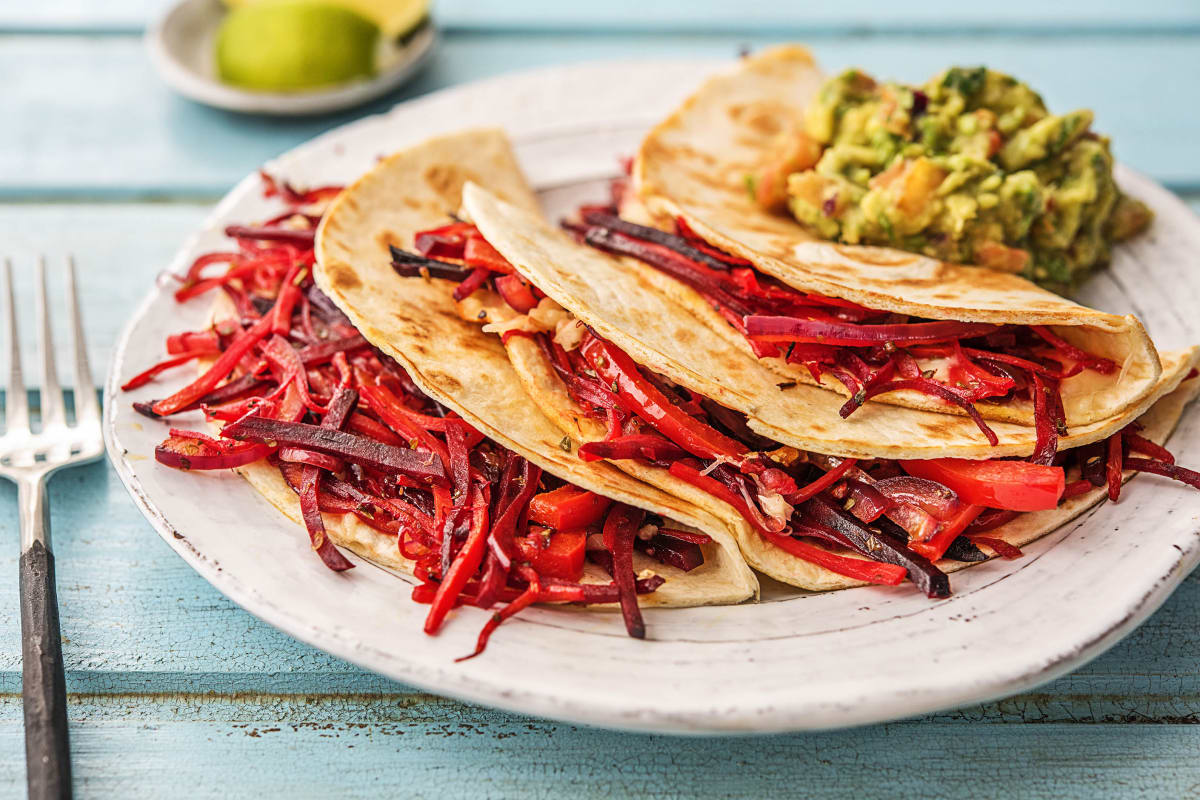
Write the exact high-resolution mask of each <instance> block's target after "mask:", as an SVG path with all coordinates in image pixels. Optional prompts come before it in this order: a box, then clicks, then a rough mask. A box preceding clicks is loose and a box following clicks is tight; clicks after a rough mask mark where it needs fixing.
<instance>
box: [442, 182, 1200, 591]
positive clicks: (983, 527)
mask: <svg viewBox="0 0 1200 800" xmlns="http://www.w3.org/2000/svg"><path fill="white" fill-rule="evenodd" d="M464 199H465V200H464V209H465V212H466V214H467V215H468V217H469V219H470V221H471V223H473V225H474V226H475V229H476V230H477V231H478V233H479V235H481V236H482V237H483V238H484V240H485V241H486V242H487V243H488V244H489V245H490V246H491V247H493V248H494V249H495V250H496V251H497V252H498V253H499V254H500V255H501V256H503V257H504V258H505V259H506V261H507V262H508V264H510V265H511V267H512V268H514V269H515V270H516V271H517V272H518V273H519V274H520V275H521V276H522V277H523V278H524V279H526V280H527V281H528V284H529V287H530V289H531V291H535V292H537V293H543V292H544V293H545V298H543V299H542V300H540V301H538V303H537V306H536V307H533V308H529V307H528V304H527V303H526V304H518V305H513V304H512V303H511V302H509V301H508V300H507V296H506V295H505V294H504V293H497V294H498V295H499V297H500V299H501V300H503V302H500V303H497V302H496V301H495V300H494V299H492V298H489V299H484V300H480V301H479V302H478V305H479V306H480V307H481V308H482V312H475V311H473V310H468V309H471V308H473V307H472V306H469V305H468V304H466V303H464V304H463V306H464V311H465V313H466V315H467V316H474V315H477V314H478V313H483V314H484V316H485V317H486V318H487V319H488V320H489V323H490V324H489V327H490V328H491V329H492V330H494V331H497V332H499V333H501V334H502V335H503V336H504V337H505V338H506V339H507V341H508V350H509V355H510V357H511V358H513V361H514V364H516V365H517V367H518V371H519V372H520V373H521V374H522V375H523V376H524V378H525V380H526V385H527V387H528V388H529V391H530V395H531V397H533V398H534V399H535V401H536V402H538V404H539V405H540V406H542V408H543V410H544V411H545V412H546V413H547V414H548V415H549V416H550V417H551V418H553V419H555V420H556V421H557V422H558V423H559V425H560V427H562V428H563V429H564V430H567V431H568V432H569V433H571V435H572V436H573V437H577V438H579V439H580V440H581V441H583V442H584V445H583V446H582V447H581V448H580V451H579V452H580V455H581V456H583V457H585V458H589V459H607V460H612V461H613V462H614V463H617V464H619V465H620V466H621V467H622V468H623V469H627V470H630V471H631V472H632V474H636V475H638V476H639V477H641V478H642V479H643V480H646V481H648V482H651V483H654V484H655V485H659V486H662V487H664V488H667V490H668V491H670V492H671V493H673V494H677V495H678V496H681V497H686V498H687V499H689V500H690V501H692V502H693V503H695V504H696V505H699V506H701V507H704V508H706V509H707V510H709V511H710V512H711V513H714V514H716V515H718V516H722V518H724V519H726V520H727V521H730V522H731V523H732V522H733V521H735V520H736V519H737V518H739V517H740V518H741V520H742V522H743V523H744V525H743V526H742V527H741V529H740V531H741V536H740V538H739V543H740V544H741V545H742V549H743V553H745V554H746V557H747V559H748V560H749V562H750V564H751V565H752V566H754V567H755V568H756V569H759V570H761V571H763V572H765V573H767V574H768V575H771V576H772V577H774V578H777V579H779V580H783V581H785V582H788V583H791V584H793V585H797V586H800V587H802V588H807V589H828V588H841V587H844V586H847V585H853V584H855V583H856V582H862V581H867V582H877V583H892V582H896V581H897V580H902V579H903V578H904V577H908V578H910V579H912V580H913V581H914V582H916V583H918V585H920V586H921V588H922V589H924V590H925V591H926V592H927V593H928V594H930V595H931V596H944V595H945V594H947V593H948V592H949V584H948V581H947V580H946V576H945V571H947V570H950V569H954V568H957V567H959V566H961V565H962V564H963V563H966V562H970V561H972V560H983V559H984V558H985V557H986V554H984V553H983V552H982V551H981V550H980V549H979V547H977V546H975V544H974V543H973V540H972V539H973V537H975V538H977V539H979V541H981V542H982V541H983V540H987V541H988V542H991V543H992V544H994V545H998V546H999V547H1000V549H1001V550H1003V549H1004V548H1005V546H1006V545H1011V544H1012V543H1011V542H1010V541H1009V538H1012V539H1013V541H1028V540H1030V539H1032V538H1036V536H1039V535H1042V534H1044V533H1047V532H1049V531H1050V530H1053V529H1054V528H1055V527H1056V526H1057V525H1058V524H1061V522H1063V521H1065V520H1066V519H1068V518H1069V517H1070V516H1071V515H1073V514H1075V513H1078V511H1079V510H1082V508H1084V507H1086V505H1087V504H1088V503H1089V502H1095V501H1096V500H1098V499H1099V495H1098V494H1097V492H1095V491H1094V483H1093V481H1094V480H1095V479H1097V478H1102V477H1104V476H1105V475H1108V476H1109V477H1108V478H1107V480H1108V482H1109V483H1114V482H1115V485H1116V486H1119V477H1120V475H1121V473H1122V469H1121V467H1122V465H1123V464H1124V463H1125V460H1123V459H1126V456H1127V455H1128V453H1129V452H1141V451H1135V450H1134V451H1131V448H1132V447H1133V444H1137V445H1138V446H1141V447H1143V448H1145V449H1146V450H1152V451H1153V453H1154V454H1156V457H1158V458H1160V459H1162V460H1163V463H1167V462H1166V460H1165V459H1166V458H1167V457H1166V456H1164V455H1163V453H1162V452H1161V451H1159V450H1157V449H1154V448H1156V447H1157V445H1155V444H1154V443H1153V442H1150V441H1149V439H1148V438H1147V437H1144V436H1141V435H1140V434H1138V433H1136V430H1135V427H1136V425H1137V424H1139V423H1137V419H1138V417H1139V416H1141V415H1142V414H1143V413H1144V412H1146V411H1147V410H1148V409H1150V407H1151V406H1152V405H1153V404H1154V402H1155V401H1156V400H1158V399H1159V398H1163V397H1165V396H1167V395H1169V394H1171V393H1172V392H1174V391H1175V390H1176V389H1177V387H1179V386H1180V384H1181V383H1182V382H1183V381H1184V379H1185V378H1188V377H1189V376H1190V375H1192V373H1193V369H1194V366H1195V363H1196V358H1197V353H1196V352H1195V351H1188V352H1184V353H1175V354H1167V355H1166V356H1164V358H1165V361H1166V363H1167V367H1166V368H1165V369H1164V370H1163V372H1162V373H1161V375H1160V378H1159V380H1158V382H1157V383H1156V385H1155V387H1153V388H1152V390H1151V392H1150V393H1148V394H1147V395H1146V396H1145V397H1143V398H1142V399H1141V400H1140V401H1139V402H1138V403H1136V404H1134V405H1133V406H1131V407H1129V408H1127V409H1126V410H1125V411H1124V412H1123V413H1122V414H1120V415H1118V416H1116V417H1112V418H1108V419H1105V420H1101V421H1100V422H1098V423H1092V424H1090V425H1078V426H1075V427H1074V428H1073V429H1072V430H1071V432H1070V433H1069V434H1067V435H1064V436H1061V437H1058V436H1055V437H1054V438H1053V450H1052V451H1051V452H1050V453H1048V454H1047V453H1045V452H1042V451H1041V445H1040V443H1039V437H1040V434H1039V431H1038V430H1037V429H1035V428H1029V427H1025V426H1018V425H1013V424H1011V423H996V432H997V434H998V436H997V438H998V445H997V446H996V447H989V446H988V445H986V444H983V445H982V446H976V447H974V448H971V447H969V446H968V447H964V445H967V444H968V443H969V442H970V441H971V422H970V421H969V420H967V419H964V418H962V417H956V416H952V415H945V414H937V413H934V412H930V411H921V410H916V409H910V408H904V407H901V406H890V405H883V404H877V405H875V406H872V407H870V408H864V409H863V412H862V415H861V416H858V415H856V416H855V417H851V418H850V419H848V420H841V419H840V418H838V416H837V412H836V406H837V401H836V400H835V402H833V403H831V402H830V400H831V399H832V398H831V393H830V392H827V391H824V390H821V389H817V388H815V387H812V386H806V385H800V384H797V385H790V386H787V387H786V388H781V387H780V386H779V385H778V382H777V378H776V377H775V376H774V375H773V374H772V373H770V372H769V371H767V370H766V369H765V368H764V367H762V365H760V364H759V363H757V361H756V360H755V359H754V358H753V357H752V356H750V355H749V354H747V353H745V352H744V351H742V350H741V349H739V348H735V347H732V346H731V345H730V344H729V343H728V341H727V340H726V339H725V338H723V337H721V336H719V335H717V334H716V333H715V332H713V331H712V330H711V329H709V328H708V327H707V326H703V325H697V324H695V321H694V319H693V318H692V317H691V316H690V315H689V314H688V313H687V309H686V308H685V307H683V306H680V305H677V304H675V303H674V302H673V301H672V300H671V299H669V298H668V297H667V296H665V295H664V294H663V293H660V292H659V291H658V290H657V289H656V287H655V285H654V284H653V283H651V282H647V281H645V280H643V279H642V276H641V275H640V274H639V272H638V271H636V270H630V269H629V268H628V267H627V266H626V265H625V264H624V263H622V261H621V260H619V259H617V258H615V257H612V256H609V255H606V254H604V253H601V252H598V251H597V250H595V249H592V248H589V247H587V246H585V245H582V244H580V243H578V242H576V241H573V240H572V239H571V238H570V237H568V236H567V235H565V234H564V233H563V232H561V231H559V230H556V229H555V228H553V227H551V226H549V225H548V224H546V223H544V222H543V221H541V220H540V219H539V218H538V217H537V216H536V215H532V214H529V213H528V212H525V211H523V210H521V209H519V208H517V207H515V206H512V205H510V204H507V203H504V202H503V201H501V200H499V199H498V198H496V197H494V196H493V195H490V194H489V193H487V192H486V191H484V190H482V189H481V188H480V187H477V186H471V185H469V186H467V187H466V189H465V190H464ZM472 295H474V293H472ZM550 305H556V306H559V307H560V309H559V310H560V312H561V314H562V316H560V317H558V318H557V319H555V314H554V309H553V308H550V307H548V306H550ZM522 308H524V309H525V310H524V311H523V312H522ZM548 323H553V324H548ZM573 330H574V332H573ZM1194 386H1195V382H1194V381H1193V382H1192V383H1189V384H1187V385H1186V387H1185V388H1183V389H1181V390H1180V391H1181V395H1180V396H1177V397H1176V398H1175V401H1174V403H1181V402H1182V401H1181V399H1180V398H1181V397H1183V398H1187V397H1190V395H1191V393H1192V392H1193V391H1194V388H1193V387H1194ZM1167 407H1168V408H1174V407H1175V405H1174V404H1168V406H1167ZM1180 407H1181V406H1180ZM1161 413H1164V414H1165V413H1166V412H1161ZM1167 417H1168V418H1169V421H1168V422H1167V423H1165V427H1166V429H1167V430H1168V431H1169V429H1170V427H1172V426H1173V424H1174V421H1175V420H1176V419H1177V418H1178V417H1177V415H1171V414H1167ZM868 425H869V427H868ZM1161 433H1162V435H1165V432H1161ZM1134 436H1137V437H1138V438H1137V439H1134V438H1133V437H1134ZM948 443H949V445H950V446H949V447H947V444H948ZM1131 443H1132V444H1131ZM1085 445H1087V447H1084V446H1085ZM1097 448H1106V449H1105V451H1104V452H1105V453H1106V454H1107V455H1106V457H1105V458H1100V457H1099V456H1098V455H1097ZM997 449H999V450H1001V454H999V455H1004V456H1018V455H1019V456H1031V455H1032V456H1033V458H1030V459H1029V460H1008V459H1002V458H1000V457H999V455H997V456H995V457H992V458H989V456H990V455H992V453H994V452H995V451H996V450H997ZM989 451H990V452H989ZM950 455H955V456H961V455H968V456H972V457H973V458H975V459H983V460H974V461H963V460H962V459H961V458H951V457H948V456H950ZM1139 459H1140V457H1137V456H1133V457H1130V458H1129V459H1128V461H1130V462H1133V461H1135V460H1139ZM860 460H861V461H862V462H863V463H861V464H860V463H859V461H860ZM1140 460H1146V459H1140ZM1101 463H1103V464H1106V465H1108V467H1107V472H1104V471H1103V470H1102V471H1101V472H1100V473H1097V472H1096V468H1097V465H1098V464H1101ZM1156 463H1157V462H1156ZM1085 467H1086V468H1087V470H1086V477H1081V476H1084V475H1085ZM1143 468H1146V469H1158V467H1157V466H1153V465H1152V466H1150V467H1146V466H1145V465H1143ZM1179 469H1180V468H1176V467H1174V465H1173V464H1171V465H1170V468H1166V467H1164V468H1162V469H1160V471H1163V472H1174V473H1176V475H1175V476H1176V477H1180V478H1181V479H1182V480H1184V481H1185V482H1194V481H1196V479H1197V477H1198V476H1196V474H1195V473H1191V472H1189V471H1184V472H1179V471H1178V470H1179ZM1114 472H1115V475H1116V476H1117V477H1116V478H1112V474H1113V473H1114ZM1185 473H1186V474H1185ZM1068 476H1070V477H1071V478H1072V479H1071V480H1070V481H1068V480H1067V478H1068ZM1101 483H1105V481H1103V480H1102V481H1101ZM1117 491H1119V489H1116V488H1111V487H1110V492H1117ZM1101 494H1102V493H1101ZM1080 497H1086V498H1087V499H1085V500H1078V499H1077V498H1080ZM1033 511H1038V512H1042V513H1041V515H1040V516H1038V517H1037V518H1036V519H1035V520H1034V521H1033V522H1030V521H1029V519H1028V518H1022V517H1021V515H1023V514H1025V513H1027V512H1033ZM985 534H990V535H985ZM984 545H985V546H988V545H987V543H986V542H985V543H984ZM993 552H999V551H997V550H995V549H993ZM872 562H873V563H872ZM934 562H938V563H934Z"/></svg>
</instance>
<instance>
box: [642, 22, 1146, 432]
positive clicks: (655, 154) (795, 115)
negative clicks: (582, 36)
mask: <svg viewBox="0 0 1200 800" xmlns="http://www.w3.org/2000/svg"><path fill="white" fill-rule="evenodd" d="M822 80H823V78H822V76H821V73H820V72H819V71H818V69H817V67H816V65H815V64H814V62H813V60H812V56H811V55H810V54H809V52H808V50H806V49H805V48H803V47H797V46H782V47H777V48H773V49H769V50H766V51H764V52H762V53H760V54H758V55H755V56H752V57H748V58H745V59H743V60H742V61H740V62H739V64H738V65H737V67H736V68H735V69H734V70H732V71H731V72H729V73H727V74H723V75H719V76H717V77H714V78H712V79H710V80H709V81H707V82H706V83H705V84H703V86H701V87H700V89H699V90H698V91H697V92H696V93H695V94H693V95H692V96H691V97H690V98H688V99H687V100H686V101H685V102H684V103H683V105H682V106H680V107H679V108H678V109H677V110H676V111H675V112H674V113H672V114H671V115H670V116H669V117H668V118H667V119H666V120H664V121H663V122H662V123H660V124H659V125H658V126H656V127H655V128H654V129H653V130H652V131H651V132H650V133H649V135H647V136H646V138H645V140H644V141H643V142H642V145H641V148H640V149H639V151H638V154H637V158H636V160H635V163H634V169H633V180H634V185H635V187H636V190H637V194H638V197H639V199H640V201H641V202H642V203H643V204H644V207H645V211H646V212H647V213H648V214H649V215H650V217H651V218H654V219H658V220H664V221H668V222H669V221H670V220H674V219H675V218H678V217H682V218H683V219H685V220H686V221H687V223H688V225H689V226H690V227H691V228H692V229H693V230H694V231H695V232H696V233H698V234H699V235H700V236H702V237H703V238H704V239H705V240H706V241H708V242H709V243H710V244H712V245H713V246H715V247H718V248H720V249H722V250H725V251H727V252H730V253H733V254H734V255H738V256H741V257H743V258H746V259H749V260H750V261H751V262H753V264H754V265H755V267H757V268H758V269H760V270H762V271H763V272H764V273H766V274H768V275H772V276H774V277H776V278H778V279H779V280H781V281H783V282H784V283H786V284H788V285H790V286H792V287H795V288H796V289H799V290H801V291H804V292H812V293H816V294H821V295H825V296H830V297H840V298H843V299H846V300H850V301H853V302H855V303H859V304H861V305H864V306H867V307H869V308H873V309H880V310H887V311H893V312H897V313H901V314H907V315H912V316H916V317H921V318H927V319H937V320H963V321H972V322H991V323H1000V324H1003V323H1010V324H1021V325H1047V326H1050V327H1051V328H1052V329H1053V330H1054V331H1055V332H1056V333H1057V334H1058V335H1059V336H1061V337H1062V338H1064V339H1066V340H1067V341H1069V342H1071V343H1072V344H1074V345H1075V346H1077V347H1080V348H1082V349H1084V350H1087V351H1089V352H1092V353H1096V354H1098V355H1103V356H1105V357H1106V358H1110V359H1112V360H1113V361H1115V362H1117V363H1118V364H1120V365H1121V370H1120V372H1119V373H1117V374H1114V375H1101V374H1099V373H1097V372H1094V371H1090V370H1085V371H1084V372H1082V373H1080V374H1079V375H1076V376H1074V377H1071V378H1068V379H1066V380H1065V381H1063V383H1062V398H1063V407H1064V410H1065V412H1066V417H1067V424H1068V425H1071V426H1076V425H1086V424H1091V423H1095V422H1099V421H1101V420H1103V419H1106V418H1109V417H1113V416H1115V415H1117V414H1120V413H1121V412H1123V411H1124V410H1126V409H1127V408H1129V407H1131V406H1133V405H1135V404H1136V403H1137V402H1138V401H1139V400H1141V399H1142V398H1144V397H1145V396H1146V395H1147V394H1148V393H1149V392H1150V391H1151V390H1152V389H1153V388H1154V386H1155V385H1156V383H1157V381H1158V378H1159V374H1160V372H1161V366H1160V363H1159V359H1158V356H1157V355H1156V353H1155V350H1154V346H1153V344H1152V343H1151V341H1150V339H1149V337H1148V336H1147V335H1146V331H1145V329H1144V328H1143V327H1142V325H1141V323H1140V322H1138V320H1137V319H1135V318H1134V317H1132V316H1119V315H1116V314H1107V313H1104V312H1101V311H1096V310H1093V309H1090V308H1086V307H1084V306H1081V305H1079V304H1077V303H1073V302H1071V301H1070V300H1067V299H1065V298H1062V297H1059V296H1058V295H1055V294H1053V293H1051V292H1048V291H1046V290H1044V289H1042V288H1040V287H1038V286H1037V285H1035V284H1034V283H1032V282H1030V281H1027V280H1025V279H1024V278H1020V277H1018V276H1016V275H1011V274H1005V273H1000V272H993V271H991V270H985V269H981V268H978V267H970V266H963V265H957V264H948V263H944V262H941V261H938V260H936V259H931V258H927V257H925V256H921V255H915V254H913V253H906V252H902V251H898V250H890V249H887V248H878V247H856V246H849V245H839V244H834V243H830V242H824V241H817V240H815V238H814V236H813V235H812V234H811V233H810V232H809V231H808V230H807V229H805V228H804V227H803V226H801V225H800V223H798V222H796V221H795V220H794V219H793V218H792V217H790V216H787V215H785V214H783V213H779V214H775V213H771V212H768V211H765V210H763V209H762V208H761V207H759V206H758V204H757V203H755V202H754V201H753V200H752V198H751V197H750V196H749V193H748V191H747V189H746V176H747V175H751V174H754V173H756V172H757V170H758V169H760V168H761V167H762V166H764V165H765V164H767V163H769V161H770V159H771V157H772V156H771V154H772V150H773V149H774V146H775V145H776V144H777V142H778V139H779V137H786V136H788V135H789V132H790V131H794V130H795V129H796V128H795V126H796V125H797V124H798V123H797V120H798V119H799V118H800V116H801V114H802V112H803V110H804V107H805V106H806V105H807V104H808V102H809V100H810V99H811V98H812V97H813V95H814V94H815V93H816V91H817V90H818V88H819V87H820V85H821V83H822ZM629 267H630V268H635V269H640V270H642V271H652V270H651V269H650V268H649V267H646V266H645V265H643V264H640V262H637V263H636V264H630V265H629ZM649 280H652V281H653V282H654V283H655V285H657V286H658V288H659V289H660V290H661V291H666V292H668V293H670V296H671V297H672V299H673V300H675V301H676V302H677V303H680V304H681V305H683V306H684V307H686V308H687V309H688V313H689V314H691V315H693V316H694V317H695V318H696V319H697V320H699V321H700V322H702V323H703V324H705V325H706V326H708V327H710V328H713V329H714V330H716V331H717V332H718V333H719V334H720V335H722V336H724V337H725V338H726V339H727V340H729V342H730V344H731V345H733V346H735V347H739V348H742V349H744V350H745V351H746V352H749V345H748V344H747V343H746V341H745V340H744V338H743V337H742V336H741V335H740V334H739V333H738V332H737V331H735V330H734V329H733V328H732V327H730V325H729V324H728V323H727V322H725V321H724V320H723V319H722V318H721V317H720V315H719V314H717V313H716V312H715V311H713V310H712V309H711V308H710V307H709V306H708V304H707V303H706V302H705V301H704V300H703V298H701V297H700V295H699V294H697V293H696V292H695V291H693V290H692V289H690V288H688V287H686V286H684V285H683V284H681V283H679V282H678V281H674V280H672V279H670V278H666V277H665V276H661V275H660V276H655V277H652V278H649ZM764 361H765V363H766V364H767V365H768V366H769V367H771V368H772V369H773V370H775V371H776V372H777V373H778V374H780V375H784V376H786V377H788V378H789V379H791V380H796V381H798V382H803V383H816V381H815V380H814V379H813V377H812V376H811V375H810V374H809V372H808V370H806V369H804V368H802V367H800V366H799V365H795V364H787V363H785V362H783V361H782V360H780V359H776V358H771V359H764ZM822 385H824V386H826V387H827V388H830V389H832V390H834V391H837V392H839V393H841V394H843V395H846V394H848V390H847V389H846V388H845V387H844V386H843V385H842V384H841V383H840V382H839V381H836V380H833V379H828V378H827V379H826V380H825V381H824V382H823V384H822ZM875 400H876V401H878V402H880V403H888V404H895V405H902V406H906V407H909V408H921V409H929V410H934V411H939V412H942V413H949V414H963V413H965V412H963V411H962V409H960V408H958V407H957V406H954V405H950V404H947V403H943V402H942V401H940V400H939V399H937V398H935V397H931V396H929V395H926V394H923V393H921V392H913V391H907V390H906V391H899V392H889V393H886V394H883V395H880V396H879V397H877V398H875ZM978 409H979V411H980V413H982V414H983V415H984V417H985V418H987V419H991V420H998V421H1005V422H1014V423H1018V424H1024V425H1032V424H1033V407H1032V403H1031V402H1029V401H1024V400H1021V401H1013V402H1008V403H1004V404H1002V405H992V404H986V403H981V404H978Z"/></svg>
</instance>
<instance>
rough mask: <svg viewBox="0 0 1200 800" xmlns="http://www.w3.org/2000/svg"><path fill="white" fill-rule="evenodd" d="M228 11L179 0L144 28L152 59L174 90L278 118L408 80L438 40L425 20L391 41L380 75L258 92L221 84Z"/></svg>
mask: <svg viewBox="0 0 1200 800" xmlns="http://www.w3.org/2000/svg"><path fill="white" fill-rule="evenodd" d="M225 14H226V9H225V6H224V5H223V4H222V3H221V2H220V0H180V2H178V3H176V4H175V5H174V6H173V7H171V9H170V10H169V11H167V12H166V13H165V14H164V15H163V16H162V17H160V18H159V19H158V21H157V22H155V23H154V25H153V26H151V28H150V29H149V30H148V31H147V32H146V45H147V47H148V48H149V50H150V58H151V60H152V61H153V62H154V66H155V67H156V68H157V69H158V71H159V74H161V75H162V77H163V80H165V81H166V82H167V83H168V84H169V85H170V86H171V87H172V88H173V89H175V90H176V91H177V92H179V93H180V94H182V95H184V96H185V97H189V98H191V99H192V100H195V101H196V102H198V103H204V104H205V105H210V106H215V107H217V108H224V109H228V110H230V111H244V112H248V113H252V114H271V115H274V116H301V115H306V114H323V113H327V112H330V111H339V110H341V109H344V108H350V107H351V106H356V105H359V104H360V103H365V102H367V101H368V100H373V99H374V98H376V97H379V96H380V95H382V94H385V93H387V92H389V91H391V90H392V89H395V88H396V87H397V86H399V85H400V84H402V83H404V82H405V81H406V80H408V79H409V78H410V77H411V76H412V75H413V74H414V73H415V72H416V71H417V69H418V68H419V67H420V66H421V65H422V64H423V63H424V62H425V60H426V59H427V58H428V57H429V55H430V53H432V52H433V46H434V44H435V43H436V41H437V31H436V30H435V28H434V26H433V25H432V24H426V25H425V26H424V27H423V28H421V29H420V30H418V31H417V32H416V33H415V34H414V35H412V36H410V37H408V38H406V39H405V40H404V41H403V42H397V43H388V44H385V45H384V46H385V47H387V48H389V49H388V52H386V53H384V54H383V57H382V58H381V59H380V63H381V64H386V66H385V67H383V68H382V69H381V71H380V73H379V74H378V75H376V76H375V77H374V78H370V79H367V80H356V81H352V82H350V83H347V84H344V85H341V86H335V87H332V88H325V89H315V90H312V91H305V92H256V91H251V90H247V89H239V88H237V87H235V86H230V85H228V84H225V83H222V82H221V81H220V80H218V78H217V71H216V66H215V64H214V63H213V62H214V57H213V50H214V37H215V36H216V33H217V28H218V27H219V25H220V24H221V18H222V17H224V16H225Z"/></svg>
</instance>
